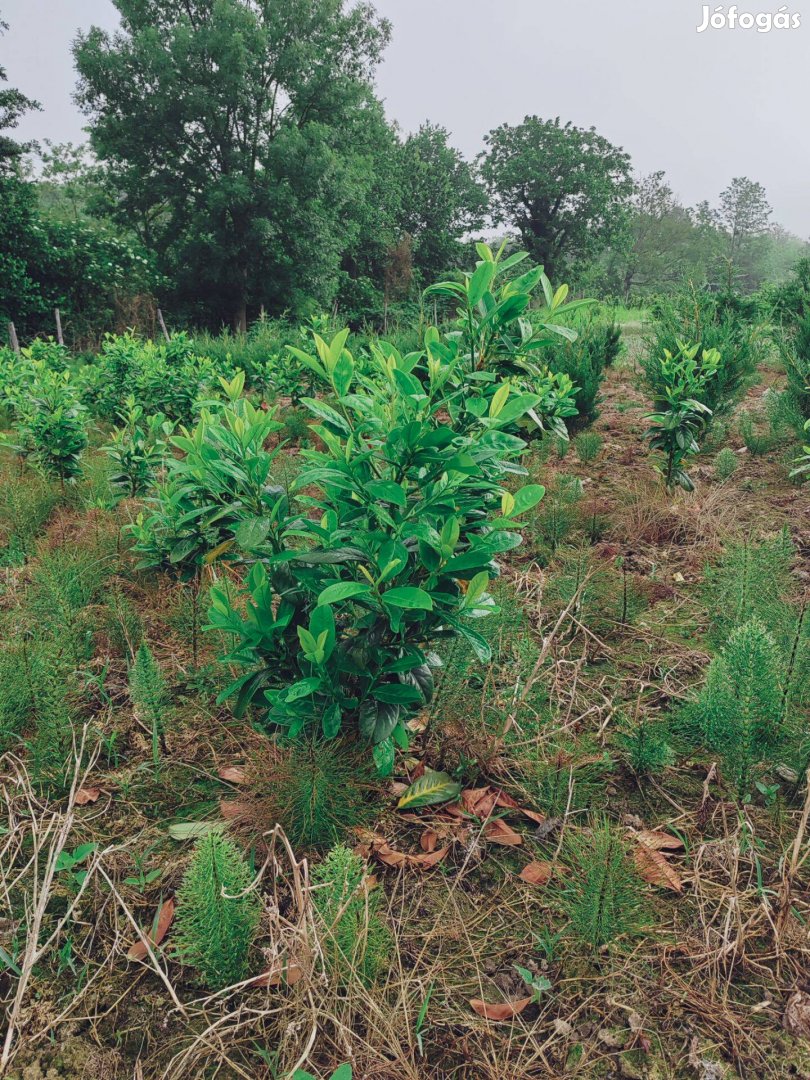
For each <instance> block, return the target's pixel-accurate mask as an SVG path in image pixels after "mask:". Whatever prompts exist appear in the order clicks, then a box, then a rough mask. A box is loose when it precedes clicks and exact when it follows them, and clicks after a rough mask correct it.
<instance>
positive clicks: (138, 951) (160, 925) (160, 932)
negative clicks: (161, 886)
mask: <svg viewBox="0 0 810 1080" xmlns="http://www.w3.org/2000/svg"><path fill="white" fill-rule="evenodd" d="M173 918H174V900H173V899H172V898H171V897H169V899H168V900H164V901H163V903H162V904H161V905H160V908H159V910H158V912H157V917H156V918H155V921H154V923H153V925H152V927H151V928H150V930H149V931H148V933H146V934H145V935H144V936H145V937H146V939H147V940H148V942H149V944H150V945H152V946H153V947H154V946H155V945H159V944H160V943H161V941H163V939H164V938H165V936H166V931H167V930H168V929H169V927H170V926H171V922H172V919H173ZM148 953H149V950H148V949H147V947H146V942H144V941H141V939H140V938H139V939H138V940H137V941H136V942H135V943H134V944H133V945H132V946H131V947H130V950H129V952H128V953H127V960H145V959H146V956H147V954H148Z"/></svg>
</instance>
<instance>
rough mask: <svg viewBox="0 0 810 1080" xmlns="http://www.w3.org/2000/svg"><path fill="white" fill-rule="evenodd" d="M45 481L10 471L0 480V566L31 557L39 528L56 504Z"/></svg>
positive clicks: (48, 484) (51, 491) (29, 474)
mask: <svg viewBox="0 0 810 1080" xmlns="http://www.w3.org/2000/svg"><path fill="white" fill-rule="evenodd" d="M57 501H58V499H57V494H56V491H55V489H54V488H53V486H52V484H51V483H50V482H49V481H48V480H47V479H46V478H45V477H41V476H37V475H36V474H33V473H31V472H26V473H24V474H23V475H22V476H19V475H15V474H12V472H11V470H10V469H9V470H8V471H6V472H4V474H3V475H2V477H0V562H3V563H16V562H20V561H22V560H23V559H25V558H26V557H27V556H28V555H30V554H32V553H33V551H34V548H35V546H36V541H37V539H38V537H39V534H40V532H41V529H42V526H43V525H44V524H45V522H46V521H47V519H48V516H49V515H50V513H51V511H52V510H53V508H54V506H55V504H56V503H57Z"/></svg>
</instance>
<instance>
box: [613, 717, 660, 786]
mask: <svg viewBox="0 0 810 1080" xmlns="http://www.w3.org/2000/svg"><path fill="white" fill-rule="evenodd" d="M622 728H623V730H621V731H619V733H618V734H617V735H616V744H617V746H618V748H619V751H620V752H621V754H622V757H623V758H624V760H625V762H626V763H627V766H628V768H629V769H630V770H631V771H632V772H634V773H635V774H636V776H655V775H657V774H658V773H661V772H663V771H664V769H665V768H666V767H667V766H668V765H670V764H671V763H672V758H673V753H672V747H671V746H670V745H669V741H668V738H667V732H666V729H665V728H664V726H663V725H662V724H660V723H655V722H654V721H651V720H650V719H648V718H647V717H645V716H639V717H638V718H637V719H635V720H627V719H625V721H624V723H623V724H622Z"/></svg>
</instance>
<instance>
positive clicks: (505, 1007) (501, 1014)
mask: <svg viewBox="0 0 810 1080" xmlns="http://www.w3.org/2000/svg"><path fill="white" fill-rule="evenodd" d="M531 1001H532V999H531V998H530V997H526V998H518V999H517V1000H516V1001H501V1002H498V1003H496V1004H493V1003H491V1002H488V1001H481V1000H480V999H479V998H473V999H472V1000H471V1001H470V1008H471V1009H473V1010H474V1011H475V1012H477V1013H478V1015H479V1016H483V1017H484V1019H485V1020H511V1019H512V1018H513V1017H514V1016H519V1015H520V1014H521V1013H522V1012H523V1010H524V1009H525V1008H526V1006H527V1005H531Z"/></svg>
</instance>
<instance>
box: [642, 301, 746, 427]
mask: <svg viewBox="0 0 810 1080" xmlns="http://www.w3.org/2000/svg"><path fill="white" fill-rule="evenodd" d="M728 299H729V298H728V297H724V296H719V295H716V294H711V293H709V292H706V291H699V290H696V289H693V288H692V289H689V290H685V291H684V292H682V293H679V294H677V295H676V296H674V297H671V298H669V299H662V300H659V301H658V302H657V304H656V310H655V316H656V317H655V320H654V322H653V324H652V329H651V332H650V333H649V334H648V335H647V338H646V342H645V344H646V345H647V349H646V350H645V353H644V354H643V355H642V357H641V367H642V370H643V373H644V377H645V380H646V382H647V384H648V386H649V387H650V389H651V390H652V392H653V394H654V395H655V397H657V398H660V397H663V396H664V394H665V392H666V387H667V382H668V373H667V370H666V366H665V363H664V357H665V356H666V354H667V353H670V354H671V355H673V356H674V355H676V354H677V353H678V352H679V351H680V349H681V343H682V342H685V341H691V342H694V347H695V351H696V354H699V355H703V354H708V355H714V354H715V353H716V354H717V356H718V364H717V370H716V373H715V375H714V377H713V378H712V379H710V380H708V381H706V382H704V383H702V384H701V385H700V386H698V387H696V392H695V394H694V397H695V399H696V400H697V401H698V402H699V403H700V404H701V405H702V406H703V407H704V409H705V410H706V411H705V412H704V413H703V415H704V416H705V418H706V420H707V422H708V423H712V422H713V421H714V420H715V419H717V418H719V417H721V416H723V415H725V414H726V413H728V412H729V411H730V410H731V409H732V408H733V406H734V404H735V403H736V402H737V401H738V400H739V398H740V397H741V395H742V393H743V391H744V390H745V388H746V386H748V384H749V383H750V381H751V378H752V376H753V375H754V373H755V371H756V366H757V362H758V360H759V356H760V352H761V348H760V340H759V339H760V331H759V329H758V327H757V326H756V324H754V323H752V322H751V321H749V320H748V319H746V318H745V317H743V315H742V312H741V311H740V310H738V306H736V305H735V304H733V303H729V302H728Z"/></svg>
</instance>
